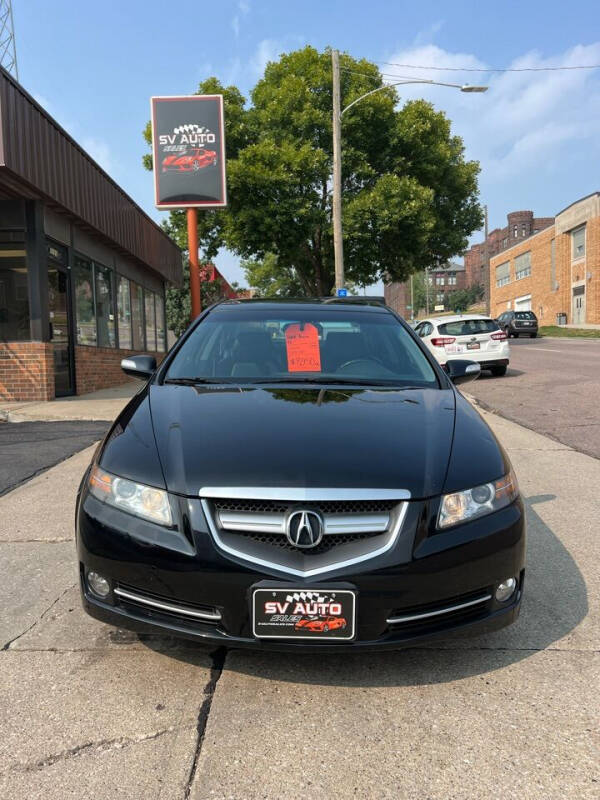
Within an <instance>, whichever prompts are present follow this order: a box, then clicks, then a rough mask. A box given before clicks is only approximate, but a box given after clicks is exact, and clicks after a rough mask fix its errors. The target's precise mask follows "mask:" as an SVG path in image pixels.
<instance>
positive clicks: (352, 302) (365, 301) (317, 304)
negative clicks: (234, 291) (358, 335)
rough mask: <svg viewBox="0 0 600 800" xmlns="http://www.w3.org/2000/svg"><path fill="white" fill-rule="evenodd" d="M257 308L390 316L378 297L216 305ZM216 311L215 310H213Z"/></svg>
mask: <svg viewBox="0 0 600 800" xmlns="http://www.w3.org/2000/svg"><path fill="white" fill-rule="evenodd" d="M244 306H246V307H248V306H257V307H262V308H266V309H269V310H277V309H279V310H281V307H282V306H288V307H290V309H291V308H293V307H294V306H295V307H301V308H307V307H311V306H312V307H313V308H315V309H316V308H322V307H323V306H329V307H332V306H333V307H335V310H336V311H337V310H339V311H341V310H342V309H343V308H350V309H352V311H359V312H365V311H370V312H376V313H379V314H391V313H392V311H391V309H390V308H389V307H388V306H386V305H385V302H384V300H383V298H379V297H292V298H287V297H285V298H284V297H282V298H278V297H269V298H255V297H253V298H248V299H239V300H223V301H222V302H221V303H219V304H218V306H217V308H219V309H225V308H226V309H227V310H233V309H235V308H236V307H237V308H242V307H244ZM215 310H216V309H215Z"/></svg>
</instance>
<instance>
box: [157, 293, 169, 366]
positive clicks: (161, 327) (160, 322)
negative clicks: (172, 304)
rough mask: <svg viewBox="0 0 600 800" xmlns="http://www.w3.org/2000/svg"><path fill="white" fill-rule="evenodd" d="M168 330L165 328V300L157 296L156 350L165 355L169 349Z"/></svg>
mask: <svg viewBox="0 0 600 800" xmlns="http://www.w3.org/2000/svg"><path fill="white" fill-rule="evenodd" d="M166 336H167V329H166V327H165V302H164V298H163V297H162V296H161V295H160V294H157V295H156V349H157V350H158V351H159V352H160V353H164V352H165V350H166V349H167V339H166Z"/></svg>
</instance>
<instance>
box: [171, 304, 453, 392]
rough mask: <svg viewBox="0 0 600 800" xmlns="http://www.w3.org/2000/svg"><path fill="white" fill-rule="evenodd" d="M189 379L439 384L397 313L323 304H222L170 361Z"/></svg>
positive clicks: (177, 374)
mask: <svg viewBox="0 0 600 800" xmlns="http://www.w3.org/2000/svg"><path fill="white" fill-rule="evenodd" d="M186 380H189V381H197V382H201V381H203V380H204V381H207V382H215V381H217V382H220V381H224V382H233V383H272V382H276V383H277V382H286V383H287V382H301V383H304V382H311V383H313V382H314V383H358V384H369V385H401V386H404V387H409V386H410V387H419V388H420V387H431V388H438V387H439V383H438V380H437V377H436V374H435V371H434V369H433V367H432V366H431V364H430V362H429V361H428V360H427V358H426V356H425V355H424V354H423V352H422V351H421V349H420V348H419V346H418V345H417V343H416V342H415V341H414V339H413V338H412V336H411V334H410V333H409V332H408V331H407V330H406V329H405V328H404V327H403V326H402V325H401V324H400V322H399V321H398V320H397V319H396V318H395V317H394V316H393V315H392V314H390V313H385V312H382V311H369V310H366V309H361V310H357V309H350V308H340V307H337V308H332V307H331V306H329V307H328V306H327V305H325V304H324V305H323V306H314V305H311V306H309V305H307V306H304V307H302V306H300V305H298V306H296V305H285V304H282V305H281V306H280V307H278V308H273V306H272V305H269V306H263V307H261V306H258V305H256V306H254V307H253V306H252V305H250V304H249V305H247V306H239V305H238V306H228V305H221V306H217V308H215V309H214V310H213V311H211V312H210V313H209V314H208V316H207V317H206V319H204V320H203V321H202V322H201V323H200V324H199V325H198V326H197V327H196V328H195V329H194V330H193V331H192V333H191V334H190V336H189V337H188V338H187V339H186V340H185V342H184V343H183V345H182V347H181V348H180V350H179V351H178V352H177V353H176V355H175V358H174V359H173V361H172V363H171V364H170V366H169V368H168V371H167V374H166V377H165V381H166V382H169V381H171V382H177V381H180V382H185V381H186Z"/></svg>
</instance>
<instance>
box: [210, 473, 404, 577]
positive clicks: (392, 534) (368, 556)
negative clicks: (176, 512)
mask: <svg viewBox="0 0 600 800" xmlns="http://www.w3.org/2000/svg"><path fill="white" fill-rule="evenodd" d="M210 491H211V490H210V489H208V488H207V489H203V490H201V493H202V492H207V496H208V492H210ZM226 491H227V499H231V498H232V497H235V495H234V494H233V493H234V492H235V491H237V490H236V489H233V488H232V487H228V488H227V490H226ZM243 491H246V492H249V494H246V495H245V496H244V499H257V498H256V497H255V496H250V493H251V492H252V491H253V490H251V489H248V488H245V489H244V490H243ZM262 491H265V490H264V489H263V490H262ZM302 491H305V490H302ZM315 491H318V492H332V494H329V495H328V496H327V497H323V500H337V499H340V493H342V494H341V498H342V499H344V500H348V501H352V500H358V499H362V500H373V499H374V498H377V499H381V498H380V497H379V496H378V495H377V492H378V490H377V489H375V490H364V491H363V493H362V495H361V496H360V497H357V495H356V493H355V490H353V489H341V490H340V489H333V490H329V489H327V490H323V489H319V490H315ZM383 491H388V490H383ZM389 491H390V492H391V490H389ZM268 492H269V496H268V499H270V500H280V499H281V498H282V495H284V496H285V499H286V500H287V499H288V490H287V489H269V490H268ZM405 494H408V495H409V493H408V492H406V493H405ZM218 496H220V497H224V495H218ZM265 496H266V495H263V498H264V497H265ZM398 496H399V492H398V491H394V492H393V497H392V495H391V494H390V495H387V496H386V498H385V499H397V498H398ZM263 498H258V499H263ZM313 502H315V500H314V499H313ZM200 503H201V506H202V510H203V512H204V516H205V518H206V522H207V524H208V527H209V530H210V533H211V535H212V537H213V540H214V542H215V544H216V545H217V546H218V547H219V548H220V549H221V550H222V551H223V552H225V553H228V554H229V555H232V556H235V557H236V558H239V559H240V560H242V561H246V562H247V563H250V564H254V565H256V566H259V567H266V568H268V569H272V570H275V571H277V572H283V573H285V574H287V575H295V576H297V577H299V578H311V577H313V576H314V575H323V574H324V573H326V572H333V571H335V570H338V569H344V568H345V567H349V566H353V565H355V564H360V563H362V562H364V561H371V560H372V559H374V558H377V556H380V555H383V554H384V553H387V552H388V550H391V548H392V547H393V546H394V545H395V544H396V541H397V540H398V537H399V535H400V532H401V530H402V526H403V524H404V520H405V518H406V514H407V512H408V503H407V502H399V503H398V506H397V508H398V513H397V515H396V519H395V522H394V525H393V527H392V529H391V530H390V531H389V535H388V536H387V537H386V538H385V541H384V543H383V544H382V545H381V546H380V547H377V548H376V549H374V550H371V551H369V552H367V553H363V554H361V555H358V556H354V557H352V558H347V559H344V560H341V561H331V562H330V563H328V564H326V565H323V566H320V567H314V568H312V569H305V570H303V569H296V568H294V567H291V566H288V565H285V564H279V563H277V562H276V561H271V560H269V559H266V558H259V557H258V556H254V555H252V554H250V553H246V552H244V551H243V550H238V549H237V548H235V547H232V546H230V545H229V544H227V542H225V541H223V538H222V537H221V536H220V535H219V528H218V526H217V525H216V524H215V518H214V516H213V510H212V508H211V505H210V502H209V500H207V499H206V498H205V497H203V499H202V500H201V501H200Z"/></svg>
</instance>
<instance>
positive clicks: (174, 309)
mask: <svg viewBox="0 0 600 800" xmlns="http://www.w3.org/2000/svg"><path fill="white" fill-rule="evenodd" d="M237 288H238V287H237V284H236V285H233V284H232V289H237ZM225 296H226V295H225V292H224V291H223V283H222V281H221V280H219V279H217V280H214V281H200V297H201V301H202V308H206V307H207V306H211V305H212V304H213V303H217V302H218V301H219V300H222V299H223V298H224V297H225ZM165 305H166V309H167V328H168V329H169V330H171V331H173V333H174V334H175V336H181V334H182V333H183V332H184V330H185V329H186V328H187V326H188V325H189V324H190V316H191V311H192V308H191V298H190V265H189V261H188V260H187V258H186V259H185V260H184V264H183V285H182V287H181V288H174V287H171V288H169V289H167V295H166V301H165Z"/></svg>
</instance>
